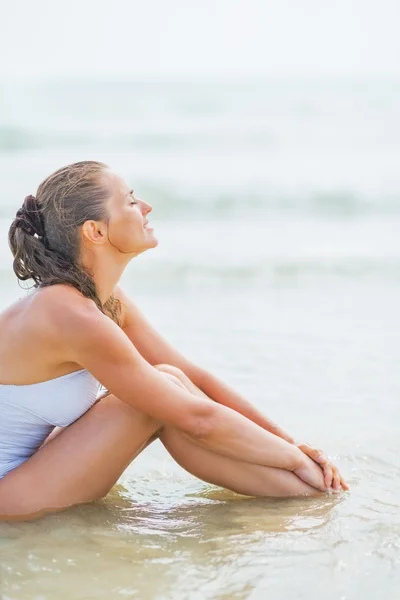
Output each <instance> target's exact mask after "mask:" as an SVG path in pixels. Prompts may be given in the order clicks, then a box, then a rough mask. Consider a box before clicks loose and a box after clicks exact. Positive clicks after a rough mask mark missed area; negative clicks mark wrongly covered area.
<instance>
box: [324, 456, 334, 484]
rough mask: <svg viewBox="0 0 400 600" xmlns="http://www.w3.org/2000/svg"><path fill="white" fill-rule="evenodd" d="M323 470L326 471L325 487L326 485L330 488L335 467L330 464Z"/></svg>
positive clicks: (325, 465)
mask: <svg viewBox="0 0 400 600" xmlns="http://www.w3.org/2000/svg"><path fill="white" fill-rule="evenodd" d="M323 469H324V481H325V485H326V487H327V488H330V487H331V485H332V477H333V467H332V465H331V464H330V463H329V462H328V463H326V464H324V465H323Z"/></svg>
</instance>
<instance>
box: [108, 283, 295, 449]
mask: <svg viewBox="0 0 400 600" xmlns="http://www.w3.org/2000/svg"><path fill="white" fill-rule="evenodd" d="M114 294H115V296H116V297H117V298H118V299H119V300H120V302H121V304H122V311H123V312H122V329H123V331H124V332H125V334H126V335H127V336H128V338H129V339H130V340H131V342H132V343H133V344H134V346H135V347H136V348H137V350H138V351H139V352H140V354H141V355H142V356H143V358H144V359H145V360H146V361H147V362H149V363H150V364H151V365H157V364H168V365H173V366H174V367H178V368H179V369H181V370H182V371H183V372H184V373H185V374H186V375H187V376H188V377H189V379H190V380H191V381H192V382H193V383H194V384H195V385H196V386H197V387H198V388H199V389H201V390H202V391H203V392H204V393H205V394H206V395H207V396H208V397H209V398H211V399H212V400H214V401H215V402H218V403H219V404H222V405H224V406H226V407H228V408H231V409H233V410H234V411H236V412H238V413H240V414H241V415H243V416H244V417H246V418H247V419H250V421H253V423H256V424H257V425H259V426H260V427H262V428H263V429H265V430H266V431H269V432H270V433H273V434H274V435H277V436H278V437H280V438H282V439H284V440H285V441H287V442H289V443H291V444H293V443H294V440H293V438H292V437H291V436H289V435H288V434H287V433H285V432H284V431H283V430H282V429H280V427H278V425H276V424H275V423H273V422H272V421H270V420H269V419H268V418H267V417H266V416H265V415H263V414H262V413H261V412H260V411H259V410H258V409H257V408H255V407H254V406H253V405H252V404H251V403H250V402H249V401H247V400H246V399H245V398H243V397H242V396H240V395H239V394H238V393H237V392H235V391H234V390H233V389H232V388H230V387H228V386H227V385H226V384H225V383H223V382H222V381H220V380H219V379H217V378H216V377H215V376H214V375H212V374H211V373H210V372H208V371H206V370H205V369H202V368H201V367H199V366H197V365H195V364H194V363H192V362H191V361H189V360H188V359H187V358H186V357H185V356H183V355H182V354H181V353H180V352H178V351H177V350H176V348H174V347H173V346H172V345H171V344H169V343H168V342H167V340H166V339H165V338H164V337H163V336H162V335H160V333H158V332H157V331H156V330H155V329H154V327H153V326H152V325H151V323H150V322H149V320H148V319H147V318H146V317H145V315H144V314H143V312H142V311H141V310H140V309H139V308H138V306H137V305H136V304H135V303H134V302H133V301H132V300H131V299H130V298H129V297H128V296H127V294H125V292H124V291H123V290H122V289H121V288H120V286H116V288H115V292H114Z"/></svg>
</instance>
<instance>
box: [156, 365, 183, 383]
mask: <svg viewBox="0 0 400 600" xmlns="http://www.w3.org/2000/svg"><path fill="white" fill-rule="evenodd" d="M154 368H155V369H157V371H160V372H161V373H168V374H169V375H173V376H174V377H176V378H177V379H179V380H180V381H183V380H184V379H185V377H186V375H185V373H184V372H183V371H182V369H179V368H178V367H174V366H173V365H167V364H160V365H154Z"/></svg>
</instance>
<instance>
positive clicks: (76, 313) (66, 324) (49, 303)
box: [32, 284, 104, 335]
mask: <svg viewBox="0 0 400 600" xmlns="http://www.w3.org/2000/svg"><path fill="white" fill-rule="evenodd" d="M32 308H35V309H37V313H38V314H39V313H40V314H41V315H42V316H43V317H44V320H45V322H46V324H47V327H48V331H49V333H53V334H55V335H59V334H60V333H65V331H66V330H68V329H71V328H72V327H74V326H75V327H76V326H78V325H79V326H80V327H83V326H84V325H85V323H87V320H90V321H92V320H96V319H99V318H100V317H102V316H103V317H104V315H103V313H102V312H101V311H100V310H99V309H98V307H97V306H96V304H95V302H94V301H93V300H91V299H90V298H87V297H86V296H84V295H83V294H81V292H79V290H77V289H76V288H74V287H72V286H70V285H67V284H55V285H51V286H48V287H45V288H41V289H39V290H38V291H37V292H36V293H35V295H34V296H33V298H32Z"/></svg>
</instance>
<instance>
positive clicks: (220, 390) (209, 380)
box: [193, 370, 295, 444]
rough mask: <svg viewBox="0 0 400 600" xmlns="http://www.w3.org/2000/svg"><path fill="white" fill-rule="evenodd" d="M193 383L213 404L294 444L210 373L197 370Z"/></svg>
mask: <svg viewBox="0 0 400 600" xmlns="http://www.w3.org/2000/svg"><path fill="white" fill-rule="evenodd" d="M193 383H194V384H195V385H197V387H198V388H200V389H201V390H202V391H203V392H204V393H205V394H207V396H209V398H212V400H215V402H218V403H219V404H223V405H224V406H227V407H229V408H232V409H233V410H235V411H236V412H238V413H240V414H241V415H243V416H244V417H247V418H248V419H250V420H251V421H253V423H256V424H257V425H259V426H260V427H262V428H263V429H265V430H266V431H269V432H270V433H273V434H274V435H277V436H278V437H280V438H282V439H284V440H285V441H287V442H289V443H290V444H294V443H295V441H294V439H293V438H292V437H291V436H290V435H289V434H287V433H285V432H284V431H283V430H282V429H281V428H280V427H279V426H278V425H276V423H274V422H273V421H271V420H270V419H268V418H267V417H266V416H265V415H263V414H262V413H261V412H260V411H259V410H258V409H257V408H256V407H255V406H253V405H252V404H251V403H250V402H249V401H248V400H246V399H245V398H244V397H243V396H241V395H240V394H238V393H237V392H235V390H233V389H232V388H231V387H229V386H228V385H227V384H226V383H224V382H223V381H221V380H220V379H217V377H215V375H213V374H212V373H210V372H208V371H205V370H199V371H198V373H196V380H195V381H193Z"/></svg>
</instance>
